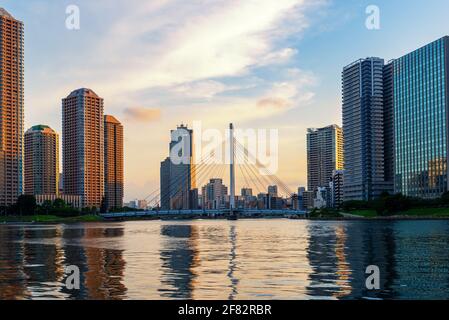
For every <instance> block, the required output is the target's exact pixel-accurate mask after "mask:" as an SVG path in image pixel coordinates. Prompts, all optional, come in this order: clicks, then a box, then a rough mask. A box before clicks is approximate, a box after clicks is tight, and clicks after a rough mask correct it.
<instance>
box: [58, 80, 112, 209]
mask: <svg viewBox="0 0 449 320" xmlns="http://www.w3.org/2000/svg"><path fill="white" fill-rule="evenodd" d="M103 105H104V103H103V99H102V98H100V97H99V96H98V95H97V94H96V93H95V92H93V91H92V90H90V89H84V88H83V89H78V90H75V91H73V92H72V93H71V94H70V95H69V96H68V97H67V98H65V99H63V100H62V160H63V174H64V193H65V194H71V195H80V196H82V202H83V206H84V207H90V208H91V207H96V208H100V207H101V204H102V201H103V197H104V119H103V116H104V115H103Z"/></svg>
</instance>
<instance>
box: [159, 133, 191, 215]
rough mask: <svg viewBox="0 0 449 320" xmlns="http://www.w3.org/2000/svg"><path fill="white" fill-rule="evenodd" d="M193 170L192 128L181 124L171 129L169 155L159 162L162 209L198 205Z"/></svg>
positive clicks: (185, 208)
mask: <svg viewBox="0 0 449 320" xmlns="http://www.w3.org/2000/svg"><path fill="white" fill-rule="evenodd" d="M195 172H196V169H195V165H194V164H193V130H190V129H189V128H188V127H186V126H184V125H181V126H179V127H178V128H177V129H176V130H172V131H171V142H170V157H168V158H167V159H165V160H164V161H163V162H162V163H161V171H160V174H161V180H160V184H161V207H162V209H163V210H189V209H194V208H196V207H197V206H198V196H197V194H198V191H195V189H196V176H195ZM192 197H196V199H192Z"/></svg>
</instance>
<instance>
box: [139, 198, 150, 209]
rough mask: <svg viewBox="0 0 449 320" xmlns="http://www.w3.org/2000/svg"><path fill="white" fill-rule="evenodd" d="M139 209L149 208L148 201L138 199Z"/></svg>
mask: <svg viewBox="0 0 449 320" xmlns="http://www.w3.org/2000/svg"><path fill="white" fill-rule="evenodd" d="M137 209H140V210H146V209H148V202H147V201H146V200H138V201H137Z"/></svg>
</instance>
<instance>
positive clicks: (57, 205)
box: [53, 199, 67, 209]
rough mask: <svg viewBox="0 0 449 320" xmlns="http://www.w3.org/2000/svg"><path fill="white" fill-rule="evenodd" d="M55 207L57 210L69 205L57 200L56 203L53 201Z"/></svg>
mask: <svg viewBox="0 0 449 320" xmlns="http://www.w3.org/2000/svg"><path fill="white" fill-rule="evenodd" d="M53 207H54V208H55V209H64V208H66V207H67V204H66V203H65V201H64V200H62V199H55V201H53Z"/></svg>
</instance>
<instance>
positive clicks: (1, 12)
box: [0, 8, 14, 19]
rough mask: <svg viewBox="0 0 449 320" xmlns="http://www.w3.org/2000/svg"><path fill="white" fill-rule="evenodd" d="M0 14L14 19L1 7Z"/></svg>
mask: <svg viewBox="0 0 449 320" xmlns="http://www.w3.org/2000/svg"><path fill="white" fill-rule="evenodd" d="M0 16H1V17H8V18H11V19H14V17H13V16H12V15H11V14H10V13H9V12H8V11H6V10H5V9H3V8H0Z"/></svg>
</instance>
